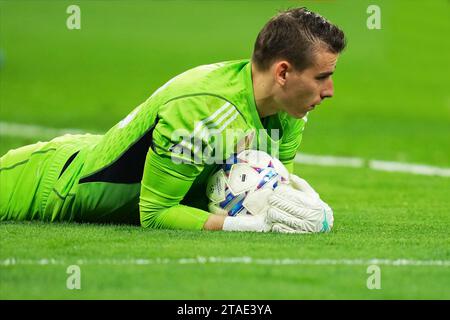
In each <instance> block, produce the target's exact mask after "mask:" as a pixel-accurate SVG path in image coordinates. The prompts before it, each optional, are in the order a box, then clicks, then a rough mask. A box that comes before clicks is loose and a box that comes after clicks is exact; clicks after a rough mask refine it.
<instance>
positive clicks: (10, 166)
mask: <svg viewBox="0 0 450 320" xmlns="http://www.w3.org/2000/svg"><path fill="white" fill-rule="evenodd" d="M98 139H99V136H94V135H65V136H62V137H58V138H55V139H53V140H51V141H49V142H38V143H35V144H32V145H28V146H24V147H21V148H18V149H14V150H10V151H9V152H8V153H7V154H5V155H4V156H2V157H1V158H0V220H2V221H3V220H44V221H53V220H55V216H54V215H52V210H46V206H47V204H48V203H50V202H52V201H48V200H49V196H51V197H53V196H55V192H52V190H53V188H54V186H55V183H56V182H57V180H58V177H59V176H60V174H61V172H62V170H63V168H64V166H66V165H67V163H68V161H69V160H70V158H71V156H73V155H75V154H76V153H77V152H78V151H79V150H80V149H81V148H82V147H83V146H84V145H86V144H88V143H93V142H95V141H98Z"/></svg>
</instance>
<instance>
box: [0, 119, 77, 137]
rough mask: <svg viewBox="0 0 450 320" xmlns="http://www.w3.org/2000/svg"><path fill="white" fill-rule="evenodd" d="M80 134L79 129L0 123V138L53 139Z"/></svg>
mask: <svg viewBox="0 0 450 320" xmlns="http://www.w3.org/2000/svg"><path fill="white" fill-rule="evenodd" d="M67 133H68V134H82V133H85V131H83V130H81V129H70V128H67V129H56V128H49V127H43V126H37V125H30V124H20V123H11V122H3V121H0V136H5V137H19V138H31V139H33V138H44V139H45V138H54V137H58V136H61V135H64V134H67Z"/></svg>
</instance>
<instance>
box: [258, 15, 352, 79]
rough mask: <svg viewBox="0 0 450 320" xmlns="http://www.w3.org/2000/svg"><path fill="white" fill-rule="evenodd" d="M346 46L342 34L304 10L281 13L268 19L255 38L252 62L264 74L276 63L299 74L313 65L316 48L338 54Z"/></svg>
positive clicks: (336, 28) (326, 21) (319, 17)
mask: <svg viewBox="0 0 450 320" xmlns="http://www.w3.org/2000/svg"><path fill="white" fill-rule="evenodd" d="M345 45H346V40H345V35H344V32H343V31H342V30H341V29H339V28H338V27H337V26H336V25H334V24H332V23H331V22H330V21H328V20H326V19H325V18H323V17H322V16H321V15H319V14H317V13H314V12H311V11H309V10H308V9H306V8H295V9H289V10H286V11H282V12H280V13H279V14H277V15H276V16H274V17H273V18H272V19H270V20H269V21H268V22H267V23H266V25H265V26H264V27H263V29H262V30H261V31H260V32H259V34H258V37H257V38H256V42H255V47H254V50H253V57H252V61H253V63H254V64H256V67H257V68H258V69H259V70H263V71H264V70H267V69H268V68H269V67H270V65H271V63H272V62H273V61H275V60H277V59H286V60H287V61H289V62H290V63H292V64H293V65H294V67H295V68H296V69H297V70H299V71H301V70H304V69H305V68H307V67H309V66H310V65H311V64H312V63H313V53H314V50H317V49H318V48H320V47H323V46H325V48H326V49H327V50H328V51H330V52H332V53H340V52H341V51H342V50H344V48H345Z"/></svg>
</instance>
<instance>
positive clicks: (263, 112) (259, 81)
mask: <svg viewBox="0 0 450 320" xmlns="http://www.w3.org/2000/svg"><path fill="white" fill-rule="evenodd" d="M252 81H253V95H254V96H255V102H256V109H257V110H258V114H259V117H260V118H261V119H262V118H265V117H268V116H271V115H273V114H275V113H277V108H276V107H275V101H274V99H273V95H272V87H273V84H272V83H271V82H272V80H271V77H270V75H268V74H265V73H264V72H258V71H257V70H256V69H255V67H254V65H253V64H252Z"/></svg>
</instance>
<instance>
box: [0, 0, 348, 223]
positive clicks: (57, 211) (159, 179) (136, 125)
mask: <svg viewBox="0 0 450 320" xmlns="http://www.w3.org/2000/svg"><path fill="white" fill-rule="evenodd" d="M344 47H345V39H344V34H343V32H342V31H341V30H340V29H338V27H336V26H334V25H333V24H331V23H330V22H328V21H327V20H325V19H324V18H322V17H321V16H320V15H318V14H315V13H313V12H310V11H308V10H307V9H304V8H301V9H291V10H288V11H284V12H282V13H280V14H278V15H277V16H275V17H273V18H272V19H271V20H270V21H269V22H268V23H267V24H266V25H265V26H264V28H263V29H262V30H261V32H260V33H259V35H258V37H257V39H256V43H255V47H254V52H253V56H252V59H251V60H250V61H249V60H240V61H229V62H223V63H217V64H212V65H205V66H200V67H197V68H194V69H192V70H189V71H186V72H185V73H183V74H181V75H179V76H177V77H175V78H173V79H172V80H170V81H169V82H168V83H166V84H165V85H164V86H162V87H161V88H159V89H158V90H157V91H156V92H155V93H153V95H152V96H151V97H150V98H148V100H147V101H145V102H144V103H142V104H141V105H140V106H138V107H137V108H135V109H134V110H133V111H132V112H131V113H130V114H129V115H128V116H127V117H126V118H124V119H123V120H122V121H120V122H119V123H118V124H117V125H115V126H114V127H113V128H111V129H110V130H109V131H108V132H107V133H106V134H105V135H89V134H86V135H65V136H62V137H58V138H55V139H53V140H52V141H50V142H38V143H36V144H33V145H29V146H25V147H22V148H19V149H16V150H11V151H9V152H8V153H7V154H6V155H4V156H3V157H2V158H1V159H0V218H1V220H32V219H40V220H44V221H85V222H102V223H105V222H112V223H139V222H140V224H141V225H142V226H143V227H152V228H165V229H190V230H195V229H198V230H201V229H206V230H228V231H269V230H272V231H279V232H316V231H319V230H317V229H316V228H315V227H313V226H314V225H317V221H313V220H314V219H316V218H315V217H317V215H314V214H313V213H314V212H315V210H318V208H319V209H324V210H325V209H326V210H328V211H329V212H330V214H331V210H329V207H328V206H326V204H324V203H323V202H322V201H321V200H320V198H319V197H318V196H317V193H315V192H314V190H312V188H311V187H310V186H309V185H308V184H307V183H306V182H305V181H304V180H301V179H299V178H298V177H295V176H293V175H291V177H290V178H291V179H290V180H291V185H290V186H283V188H276V189H275V191H274V192H273V195H272V196H271V198H270V204H271V207H270V208H269V210H268V214H267V215H265V216H238V217H225V216H221V215H215V214H211V213H209V212H207V211H206V210H204V208H206V202H207V200H206V199H204V198H205V197H204V194H205V189H204V188H205V182H206V180H207V178H208V176H209V175H210V173H211V172H213V171H214V168H215V167H216V166H217V164H215V163H210V161H207V160H208V159H207V158H205V157H202V156H201V155H200V156H198V154H199V150H198V148H197V146H198V145H199V144H198V143H195V141H197V142H198V141H199V140H200V146H201V147H202V148H201V150H200V154H201V153H202V150H209V151H211V150H212V149H214V148H216V150H213V153H214V154H215V159H217V155H220V157H219V158H220V160H223V159H227V158H228V157H229V156H230V154H231V153H232V152H235V151H236V149H237V147H238V144H241V146H240V147H242V141H244V147H245V146H246V145H245V142H246V141H247V140H248V137H250V136H256V137H258V138H257V139H258V140H259V142H261V140H266V141H268V142H269V145H270V148H271V149H272V150H273V149H274V148H275V149H277V150H278V152H277V154H278V157H279V159H280V160H281V162H282V163H283V164H284V165H285V166H286V167H287V168H288V169H289V171H290V172H292V169H293V159H294V157H295V155H296V152H297V149H298V147H299V145H300V141H301V137H302V131H303V128H304V125H305V121H306V115H307V113H308V112H309V111H311V110H312V109H314V107H315V106H316V105H318V104H320V102H321V101H322V100H323V99H325V98H328V97H332V96H333V82H332V79H331V75H332V74H333V72H334V69H335V66H336V62H337V58H338V55H339V53H340V52H341V51H342V50H343V49H344ZM230 131H231V132H237V133H238V137H236V136H235V137H234V138H233V139H231V140H230V139H228V141H227V139H225V137H224V135H225V134H226V132H230ZM261 131H262V132H263V133H264V134H265V137H261V134H260V133H261ZM255 132H257V133H256V134H255ZM274 132H275V133H276V134H274ZM180 133H181V134H180ZM211 133H213V134H211ZM276 136H277V137H276ZM219 138H223V139H219ZM219 140H221V141H226V144H227V145H226V146H220V150H217V144H216V143H214V142H217V141H219ZM180 150H182V152H181V153H180ZM210 154H211V153H210ZM272 154H273V153H272ZM305 199H306V200H305ZM203 200H204V201H203Z"/></svg>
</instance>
